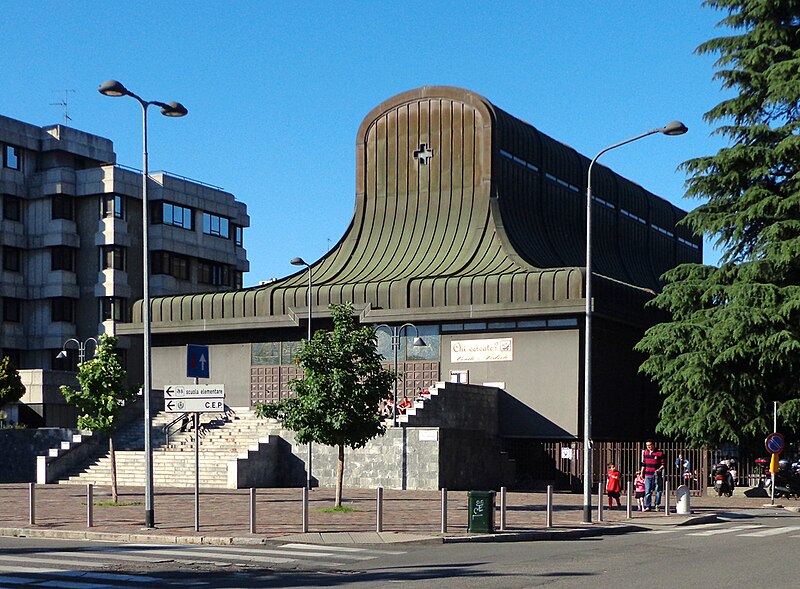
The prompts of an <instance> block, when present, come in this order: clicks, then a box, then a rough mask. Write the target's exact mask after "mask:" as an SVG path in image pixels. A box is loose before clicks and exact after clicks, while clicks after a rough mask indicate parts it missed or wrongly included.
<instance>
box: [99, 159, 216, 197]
mask: <svg viewBox="0 0 800 589" xmlns="http://www.w3.org/2000/svg"><path fill="white" fill-rule="evenodd" d="M114 167H115V168H119V169H120V170H127V171H128V172H134V173H136V174H139V175H141V174H142V171H141V170H140V169H138V168H134V167H132V166H125V165H123V164H114ZM154 174H164V175H165V176H169V177H170V178H176V179H178V180H183V181H184V182H191V183H192V184H198V185H200V186H205V187H207V188H213V189H214V190H219V191H220V192H225V189H224V188H222V187H221V186H217V185H215V184H209V183H208V182H203V181H202V180H195V179H194V178H189V177H188V176H181V175H180V174H174V173H172V172H167V171H166V170H150V174H149V175H150V176H152V175H154Z"/></svg>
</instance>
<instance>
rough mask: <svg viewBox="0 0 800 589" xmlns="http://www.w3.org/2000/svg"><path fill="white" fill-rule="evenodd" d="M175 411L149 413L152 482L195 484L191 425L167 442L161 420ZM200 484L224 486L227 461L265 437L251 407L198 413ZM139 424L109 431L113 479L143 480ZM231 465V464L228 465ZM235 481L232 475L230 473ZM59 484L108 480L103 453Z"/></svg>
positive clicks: (108, 465)
mask: <svg viewBox="0 0 800 589" xmlns="http://www.w3.org/2000/svg"><path fill="white" fill-rule="evenodd" d="M175 417H176V414H174V413H166V412H161V413H159V414H157V415H156V416H155V417H154V418H153V434H152V441H153V484H154V485H155V486H156V487H193V486H194V484H195V474H194V465H195V452H194V439H195V434H194V432H193V431H187V432H182V433H181V432H176V433H174V434H172V435H170V438H169V442H168V443H167V440H166V437H165V436H164V434H163V430H162V428H163V426H164V425H166V424H167V423H169V422H170V421H171V420H173V419H174V418H175ZM200 424H201V427H200V469H199V470H200V486H201V487H204V488H206V487H207V488H226V487H228V486H229V470H230V469H231V465H230V463H231V462H232V461H233V462H234V465H235V463H236V461H237V460H238V459H247V458H248V456H249V453H252V452H258V451H259V449H260V447H261V446H263V445H264V444H266V443H268V442H267V440H266V439H264V438H265V436H266V433H265V429H264V428H265V421H264V420H262V419H259V418H257V417H256V416H255V414H253V412H252V411H251V410H250V409H245V408H242V409H236V412H235V414H234V415H233V416H231V417H230V418H226V416H225V415H224V414H219V415H217V414H203V415H202V416H201V419H200ZM143 437H144V436H143V433H142V424H138V426H134V427H129V428H125V429H124V430H123V431H120V432H119V434H117V435H115V436H114V448H115V456H116V462H117V482H118V484H119V485H120V486H143V485H144V484H145V481H144V462H145V456H144V448H143V446H144V441H143ZM233 468H234V469H235V466H234V467H233ZM234 481H235V478H234ZM60 483H62V484H80V485H83V484H87V483H93V484H95V485H110V484H111V461H110V457H109V455H108V453H106V454H105V455H104V456H102V457H100V458H99V459H98V460H96V461H94V462H93V463H92V464H90V465H89V466H88V467H87V468H85V469H84V470H83V471H82V472H80V473H75V474H73V475H72V476H69V477H68V478H67V479H65V480H61V481H60Z"/></svg>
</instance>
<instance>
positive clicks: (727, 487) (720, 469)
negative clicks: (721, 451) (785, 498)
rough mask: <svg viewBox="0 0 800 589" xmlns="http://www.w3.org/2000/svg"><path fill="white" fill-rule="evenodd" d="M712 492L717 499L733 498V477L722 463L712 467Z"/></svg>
mask: <svg viewBox="0 0 800 589" xmlns="http://www.w3.org/2000/svg"><path fill="white" fill-rule="evenodd" d="M776 488H777V485H776ZM714 490H715V491H716V492H717V496H718V497H722V496H723V495H725V496H727V497H732V496H733V477H732V476H731V471H730V469H729V468H728V465H727V464H724V463H722V462H720V463H719V464H717V465H716V466H715V467H714Z"/></svg>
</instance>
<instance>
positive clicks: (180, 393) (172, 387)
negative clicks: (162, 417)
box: [164, 384, 225, 399]
mask: <svg viewBox="0 0 800 589" xmlns="http://www.w3.org/2000/svg"><path fill="white" fill-rule="evenodd" d="M179 397H211V398H214V399H224V398H225V385H224V384H168V385H167V386H165V387H164V398H165V399H170V398H172V399H177V398H179Z"/></svg>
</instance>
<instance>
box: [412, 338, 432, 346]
mask: <svg viewBox="0 0 800 589" xmlns="http://www.w3.org/2000/svg"><path fill="white" fill-rule="evenodd" d="M412 345H413V346H414V347H415V348H427V347H428V344H427V343H425V340H424V339H422V338H421V337H419V336H417V337H415V338H414V342H413V343H412Z"/></svg>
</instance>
